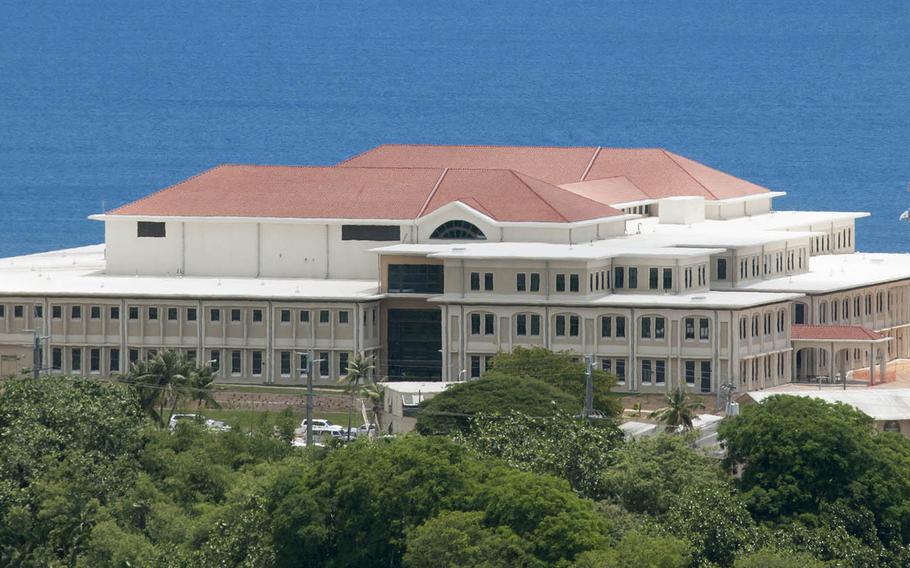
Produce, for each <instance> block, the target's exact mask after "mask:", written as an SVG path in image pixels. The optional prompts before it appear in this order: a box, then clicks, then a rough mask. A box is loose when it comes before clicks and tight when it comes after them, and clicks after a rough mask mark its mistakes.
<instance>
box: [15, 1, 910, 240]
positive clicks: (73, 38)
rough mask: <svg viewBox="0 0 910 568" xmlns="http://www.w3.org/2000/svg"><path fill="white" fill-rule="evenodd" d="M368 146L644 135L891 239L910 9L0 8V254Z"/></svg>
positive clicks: (906, 132) (908, 153)
mask: <svg viewBox="0 0 910 568" xmlns="http://www.w3.org/2000/svg"><path fill="white" fill-rule="evenodd" d="M385 142H412V143H440V144H539V145H601V146H624V147H644V146H661V147H665V148H667V149H670V150H672V151H674V152H677V153H680V154H683V155H685V156H688V157H691V158H693V159H696V160H699V161H702V162H704V163H706V164H709V165H711V166H714V167H717V168H719V169H722V170H724V171H727V172H730V173H732V174H734V175H737V176H740V177H743V178H746V179H748V180H751V181H754V182H756V183H759V184H762V185H764V186H766V187H768V188H771V189H774V190H781V191H786V192H788V195H787V197H785V198H782V199H779V200H777V202H776V207H777V208H778V209H781V208H789V209H836V210H860V211H869V212H871V213H872V214H873V217H872V218H871V219H865V220H863V221H861V222H860V223H859V227H858V239H857V241H858V246H859V248H860V249H862V250H881V251H899V252H904V251H910V226H908V224H907V223H902V222H900V221H898V216H899V215H900V213H901V212H902V211H903V210H905V209H906V208H907V207H908V206H910V193H908V191H907V183H908V182H910V3H908V2H907V1H906V0H890V1H889V0H883V1H875V2H856V1H824V2H822V1H802V2H792V1H767V0H766V1H738V2H730V1H729V0H703V1H691V0H685V1H663V2H660V1H654V2H628V1H623V2H605V1H599V2H589V3H576V2H528V1H523V2H517V1H514V2H471V3H466V2H427V1H425V0H424V1H417V2H410V1H396V2H379V1H375V2H356V3H354V2H299V1H298V2H288V3H279V2H268V3H257V2H226V1H219V2H169V1H160V2H125V3H112V2H91V1H89V2H80V3H64V2H59V1H57V2H44V1H40V0H38V1H30V2H15V3H9V2H2V3H0V206H2V209H3V211H2V222H0V256H7V255H14V254H23V253H29V252H35V251H42V250H48V249H53V248H59V247H68V246H76V245H83V244H88V243H94V242H100V241H101V240H103V231H102V226H101V223H98V222H94V221H89V220H87V219H86V217H87V216H88V215H90V214H92V213H97V212H100V211H102V210H103V209H110V208H112V207H114V206H117V205H120V204H122V203H125V202H128V201H130V200H133V199H135V198H137V197H140V196H142V195H145V194H147V193H149V192H151V191H154V190H156V189H159V188H162V187H164V186H167V185H169V184H171V183H173V182H176V181H179V180H181V179H184V178H186V177H188V176H190V175H192V174H194V173H197V172H199V171H200V170H203V169H205V168H208V167H210V166H212V165H215V164H218V163H223V162H230V163H257V164H332V163H335V162H337V161H339V160H341V159H344V158H346V157H348V156H350V155H352V154H355V153H357V152H361V151H363V150H366V149H368V148H370V147H373V146H375V145H377V144H381V143H385Z"/></svg>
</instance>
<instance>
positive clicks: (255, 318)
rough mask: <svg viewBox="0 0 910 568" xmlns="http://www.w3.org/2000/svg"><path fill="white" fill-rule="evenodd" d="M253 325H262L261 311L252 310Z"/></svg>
mask: <svg viewBox="0 0 910 568" xmlns="http://www.w3.org/2000/svg"><path fill="white" fill-rule="evenodd" d="M253 323H262V310H260V309H255V310H253Z"/></svg>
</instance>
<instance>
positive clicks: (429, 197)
mask: <svg viewBox="0 0 910 568" xmlns="http://www.w3.org/2000/svg"><path fill="white" fill-rule="evenodd" d="M448 172H449V168H444V169H443V170H442V173H441V174H440V175H439V179H437V180H436V185H434V186H433V189H431V190H430V193H429V195H427V199H426V201H424V202H423V206H421V208H420V211H418V212H417V215H416V216H415V217H414V218H415V219H420V217H421V216H422V215H423V212H424V211H426V210H427V207H428V206H429V205H430V201H432V200H433V197H435V196H436V192H437V191H439V186H440V185H441V184H442V180H443V178H444V177H446V174H447V173H448Z"/></svg>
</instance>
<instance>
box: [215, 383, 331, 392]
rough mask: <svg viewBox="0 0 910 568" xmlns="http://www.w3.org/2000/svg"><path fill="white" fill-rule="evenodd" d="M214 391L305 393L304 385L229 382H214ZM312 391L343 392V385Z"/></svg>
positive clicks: (326, 386)
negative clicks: (235, 383) (239, 383)
mask: <svg viewBox="0 0 910 568" xmlns="http://www.w3.org/2000/svg"><path fill="white" fill-rule="evenodd" d="M215 390H216V391H231V392H243V393H251V394H291V395H305V394H306V386H302V387H300V386H274V385H231V384H216V385H215ZM313 391H314V392H323V393H333V394H335V393H343V392H344V387H343V386H341V385H339V386H335V385H320V386H318V387H317V386H314V387H313Z"/></svg>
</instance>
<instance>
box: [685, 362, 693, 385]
mask: <svg viewBox="0 0 910 568" xmlns="http://www.w3.org/2000/svg"><path fill="white" fill-rule="evenodd" d="M686 385H688V386H690V387H694V386H695V361H686Z"/></svg>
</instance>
